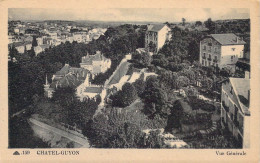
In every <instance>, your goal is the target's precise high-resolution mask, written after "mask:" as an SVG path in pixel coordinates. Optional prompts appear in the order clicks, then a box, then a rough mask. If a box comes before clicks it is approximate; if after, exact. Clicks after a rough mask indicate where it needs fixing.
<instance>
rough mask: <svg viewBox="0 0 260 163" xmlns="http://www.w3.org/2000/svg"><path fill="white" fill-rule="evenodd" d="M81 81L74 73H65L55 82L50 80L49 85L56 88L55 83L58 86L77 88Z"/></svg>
mask: <svg viewBox="0 0 260 163" xmlns="http://www.w3.org/2000/svg"><path fill="white" fill-rule="evenodd" d="M81 83H82V80H79V79H78V78H77V76H76V75H75V74H67V75H66V76H64V77H63V78H61V79H60V80H57V81H55V82H52V83H51V85H50V87H51V88H56V85H57V86H58V87H62V88H64V87H71V88H77V87H78V86H79V85H80V84H81Z"/></svg>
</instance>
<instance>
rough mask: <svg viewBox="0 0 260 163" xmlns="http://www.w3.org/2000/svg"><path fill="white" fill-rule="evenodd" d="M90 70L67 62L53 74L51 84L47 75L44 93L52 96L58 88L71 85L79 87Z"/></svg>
mask: <svg viewBox="0 0 260 163" xmlns="http://www.w3.org/2000/svg"><path fill="white" fill-rule="evenodd" d="M88 74H90V72H89V71H88V70H86V69H84V68H76V67H71V66H70V65H69V64H65V65H64V66H63V68H62V69H61V70H60V71H58V72H56V73H55V74H54V75H53V76H52V82H51V83H50V84H49V82H48V80H47V77H46V83H45V85H44V94H45V96H46V97H48V98H52V94H53V92H54V91H55V89H57V88H64V87H71V88H74V89H77V87H78V86H80V85H81V84H82V83H83V82H84V81H85V79H86V77H87V75H88Z"/></svg>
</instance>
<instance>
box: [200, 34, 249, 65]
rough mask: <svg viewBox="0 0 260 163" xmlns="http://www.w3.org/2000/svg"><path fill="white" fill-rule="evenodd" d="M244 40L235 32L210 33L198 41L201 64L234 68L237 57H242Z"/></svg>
mask: <svg viewBox="0 0 260 163" xmlns="http://www.w3.org/2000/svg"><path fill="white" fill-rule="evenodd" d="M244 45H245V42H244V41H243V40H242V39H241V38H239V37H238V36H236V35H235V34H232V33H230V34H211V35H209V36H206V37H205V38H204V39H202V40H201V42H200V63H201V65H202V66H214V67H219V68H223V67H230V68H232V69H233V68H234V66H235V64H236V62H237V61H238V59H239V58H243V57H244Z"/></svg>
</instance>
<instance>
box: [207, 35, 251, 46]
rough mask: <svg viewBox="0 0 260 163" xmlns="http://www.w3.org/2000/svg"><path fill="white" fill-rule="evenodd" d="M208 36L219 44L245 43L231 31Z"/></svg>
mask: <svg viewBox="0 0 260 163" xmlns="http://www.w3.org/2000/svg"><path fill="white" fill-rule="evenodd" d="M210 36H211V37H212V38H214V39H215V40H216V41H217V42H219V43H220V44H221V45H241V44H242V45H243V44H245V43H246V42H245V41H243V40H241V39H240V38H239V37H238V36H236V35H235V34H233V33H226V34H211V35H210Z"/></svg>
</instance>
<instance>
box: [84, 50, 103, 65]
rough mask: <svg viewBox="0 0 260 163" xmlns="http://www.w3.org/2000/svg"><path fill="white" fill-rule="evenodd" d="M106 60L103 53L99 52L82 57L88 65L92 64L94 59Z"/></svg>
mask: <svg viewBox="0 0 260 163" xmlns="http://www.w3.org/2000/svg"><path fill="white" fill-rule="evenodd" d="M102 60H106V58H105V57H103V56H102V54H101V53H99V52H97V53H96V54H95V55H87V56H84V57H82V63H83V64H87V65H92V62H93V61H102Z"/></svg>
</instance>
